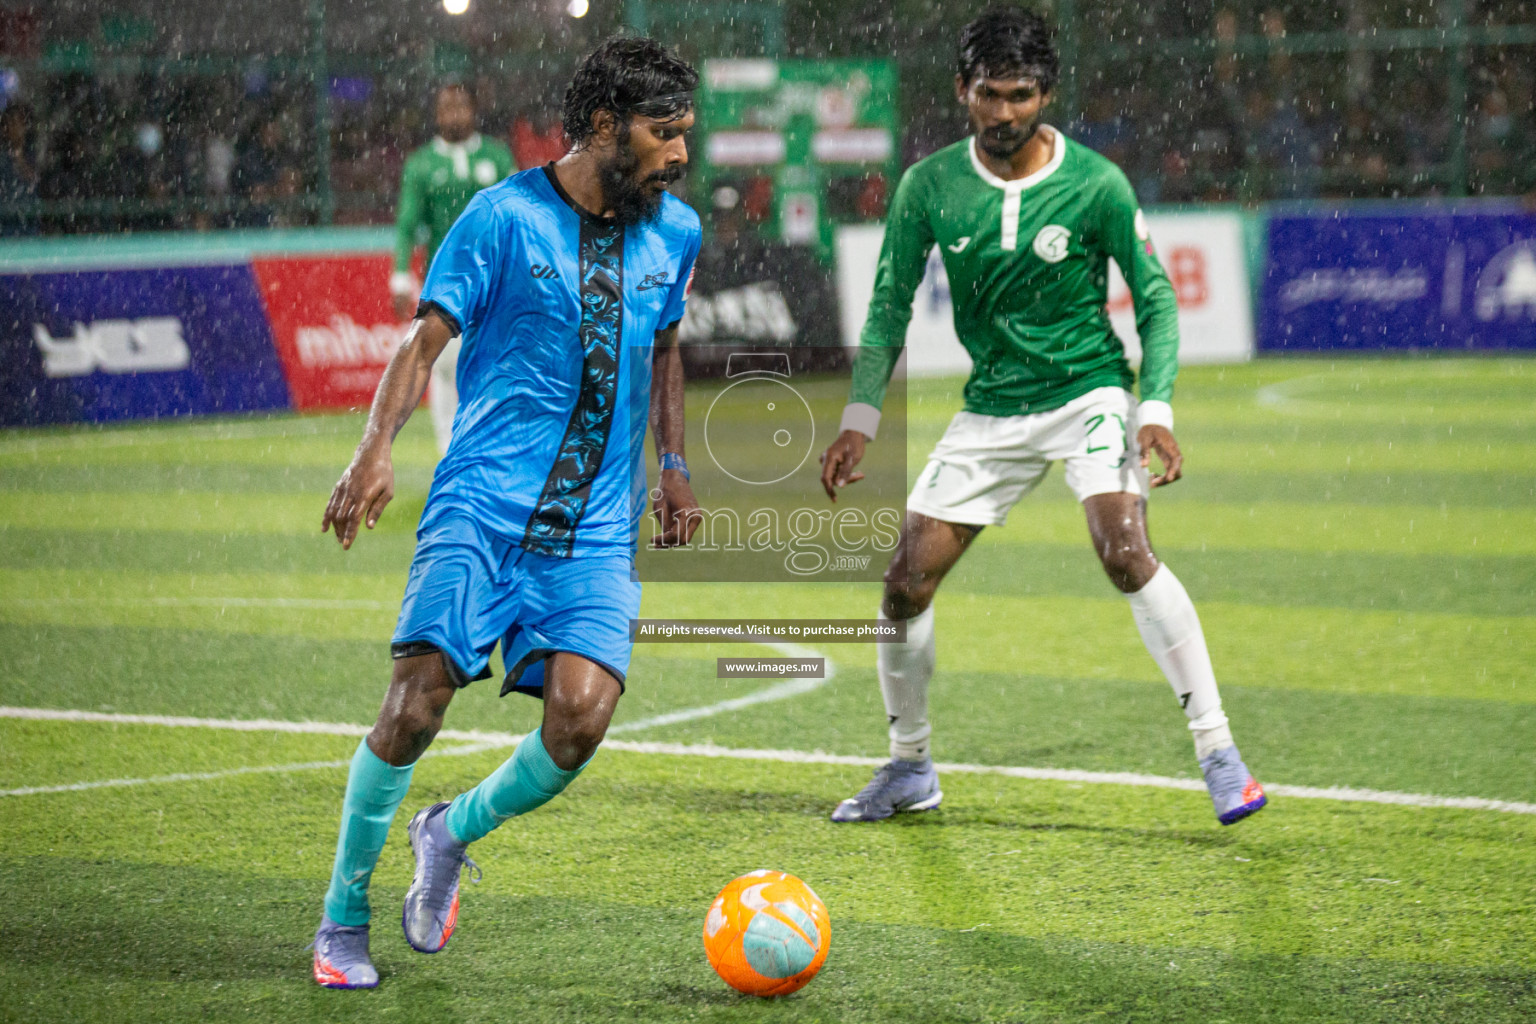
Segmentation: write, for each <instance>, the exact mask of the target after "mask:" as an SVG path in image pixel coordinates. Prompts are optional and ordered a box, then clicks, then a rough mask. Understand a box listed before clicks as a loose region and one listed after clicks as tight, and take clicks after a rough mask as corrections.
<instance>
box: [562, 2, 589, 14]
mask: <svg viewBox="0 0 1536 1024" xmlns="http://www.w3.org/2000/svg"><path fill="white" fill-rule="evenodd" d="M591 9H592V5H591V4H589V3H588V2H587V0H571V2H570V3H569V4H568V5H567V6H566V8H565V13H567V14H569V15H570V16H571V17H573V18H585V17H586V16H587V11H589V10H591Z"/></svg>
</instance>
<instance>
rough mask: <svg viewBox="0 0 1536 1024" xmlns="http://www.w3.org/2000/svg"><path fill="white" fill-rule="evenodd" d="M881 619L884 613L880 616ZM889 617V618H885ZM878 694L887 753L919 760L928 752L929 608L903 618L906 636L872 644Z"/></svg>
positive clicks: (931, 628)
mask: <svg viewBox="0 0 1536 1024" xmlns="http://www.w3.org/2000/svg"><path fill="white" fill-rule="evenodd" d="M880 618H881V619H885V616H884V615H881V616H880ZM886 621H890V620H886ZM875 651H876V654H875V661H876V664H877V665H878V666H879V671H880V696H882V697H884V698H885V713H886V715H887V716H888V717H889V718H890V720H891V756H892V757H894V758H899V759H901V760H903V761H921V760H922V759H923V758H925V757H927V756H928V735H929V733H931V732H932V731H933V727H932V726H930V725H929V724H928V680H930V679H932V678H933V665H934V646H933V609H932V608H931V607H930V608H929V609H928V610H927V611H925V612H923V613H922V614H921V615H918V616H915V617H913V618H910V619H908V620H907V640H906V643H900V644H876V645H875Z"/></svg>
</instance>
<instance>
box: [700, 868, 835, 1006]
mask: <svg viewBox="0 0 1536 1024" xmlns="http://www.w3.org/2000/svg"><path fill="white" fill-rule="evenodd" d="M831 943H832V920H831V918H829V917H828V916H827V908H826V905H825V904H824V903H822V902H821V897H819V896H817V895H816V893H814V892H813V891H811V887H810V886H808V885H806V884H805V883H804V882H802V881H800V879H798V878H796V877H795V876H794V875H788V874H785V873H784V872H782V871H767V870H762V871H753V872H752V873H751V874H746V875H742V876H741V877H740V878H737V879H735V880H733V881H732V882H731V884H730V885H727V886H726V887H725V888H724V889H721V890H720V895H719V896H716V897H715V902H713V903H711V904H710V905H709V913H708V914H706V915H705V917H704V952H705V953H706V954H708V956H709V965H710V966H711V967H713V968H714V969H715V973H716V974H718V975H720V977H721V978H723V979H725V983H726V984H727V985H729V986H731V987H732V988H734V989H736V990H737V991H740V992H745V993H747V994H748V995H753V996H783V995H788V994H789V993H791V992H794V991H796V990H797V989H799V988H801V987H802V986H803V985H805V983H806V982H808V981H810V980H811V979H812V978H814V977H816V972H817V971H819V970H821V965H822V964H823V963H824V962H825V961H826V959H827V950H828V948H829V947H830V946H831Z"/></svg>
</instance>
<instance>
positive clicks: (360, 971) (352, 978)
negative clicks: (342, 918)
mask: <svg viewBox="0 0 1536 1024" xmlns="http://www.w3.org/2000/svg"><path fill="white" fill-rule="evenodd" d="M310 948H311V949H313V950H314V951H315V981H316V982H317V983H319V984H321V985H324V986H325V987H326V988H375V987H377V986H378V984H379V972H378V971H376V970H374V969H373V961H372V960H370V959H368V926H367V925H360V926H357V927H349V926H347V925H342V924H337V923H336V922H335V921H332V920H331V918H330V915H328V914H326V915H321V917H320V928H319V930H318V931H316V932H315V941H314V942H313V943H312V944H311V945H310Z"/></svg>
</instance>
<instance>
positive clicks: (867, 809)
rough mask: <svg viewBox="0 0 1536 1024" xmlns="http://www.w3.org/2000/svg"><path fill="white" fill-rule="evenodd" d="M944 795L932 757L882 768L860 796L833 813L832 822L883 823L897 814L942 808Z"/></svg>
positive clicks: (898, 761)
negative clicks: (940, 803) (941, 802)
mask: <svg viewBox="0 0 1536 1024" xmlns="http://www.w3.org/2000/svg"><path fill="white" fill-rule="evenodd" d="M943 799H944V793H943V792H942V791H941V790H940V789H939V773H938V772H937V771H935V770H934V767H933V758H931V757H925V758H923V759H922V760H921V761H903V760H900V759H899V758H896V759H892V760H891V761H890V762H888V763H886V764H884V765H881V766H880V768H878V769H877V770H876V771H875V777H874V778H873V779H870V780H869V785H867V786H865V787H864V788H863V789H861V790H859V795H858V796H854V797H849V798H848V799H847V800H844V801H843V802H842V803H840V804H838V805H837V808H836V809H835V810H834V811H833V812H832V820H833V821H881V820H883V819H885V818H889V817H890V816H891V815H893V814H895V813H896V812H897V811H926V810H930V809H932V808H934V807H937V806H939V801H940V800H943Z"/></svg>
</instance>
